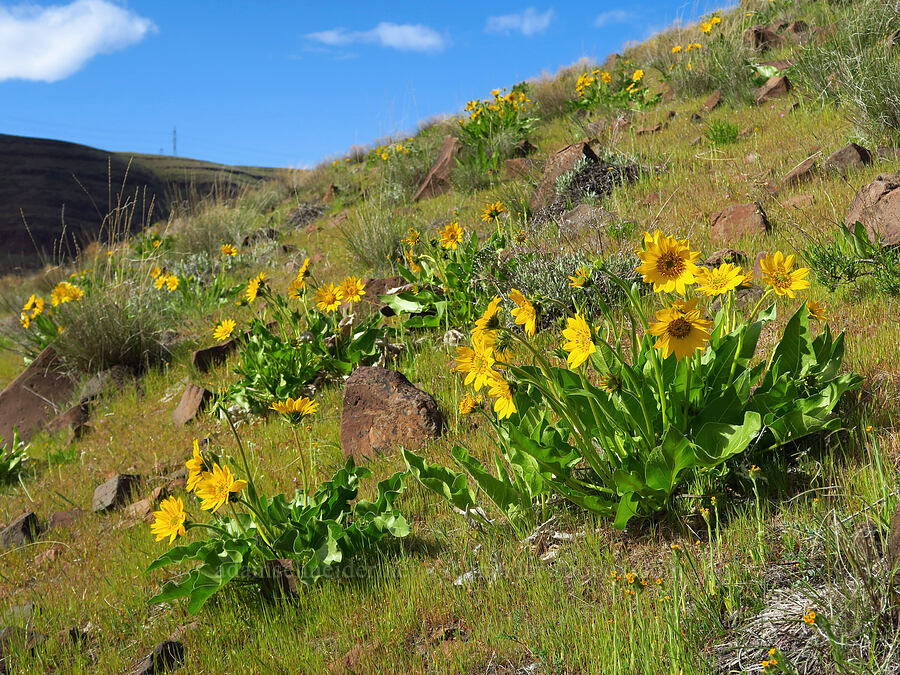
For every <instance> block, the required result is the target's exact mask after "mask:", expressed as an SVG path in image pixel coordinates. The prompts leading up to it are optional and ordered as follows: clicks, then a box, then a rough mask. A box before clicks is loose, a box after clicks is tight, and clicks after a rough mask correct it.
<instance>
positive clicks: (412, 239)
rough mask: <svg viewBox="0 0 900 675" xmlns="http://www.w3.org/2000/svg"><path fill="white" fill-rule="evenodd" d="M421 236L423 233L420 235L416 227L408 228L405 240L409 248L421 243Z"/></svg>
mask: <svg viewBox="0 0 900 675" xmlns="http://www.w3.org/2000/svg"><path fill="white" fill-rule="evenodd" d="M420 236H421V235H419V231H418V230H417V229H416V228H414V227H411V228H409V230H407V232H406V236H405V237H404V238H403V242H404V243H405V244H406V246H407V248H412V247H413V246H415V245H416V244H418V243H419V238H420Z"/></svg>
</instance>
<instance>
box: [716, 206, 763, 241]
mask: <svg viewBox="0 0 900 675" xmlns="http://www.w3.org/2000/svg"><path fill="white" fill-rule="evenodd" d="M769 228H770V225H769V219H768V218H766V212H765V211H763V208H762V205H761V204H760V203H759V202H751V203H749V204H733V205H731V206H728V207H726V208H724V209H722V210H721V211H718V212H716V213H714V214H712V216H710V228H709V240H710V242H711V243H713V244H723V245H726V246H727V245H729V244H731V243H732V242H734V241H736V240H737V239H739V238H741V237H746V236H751V235H758V234H767V233H768V231H769Z"/></svg>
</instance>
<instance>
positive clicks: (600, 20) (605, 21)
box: [594, 9, 635, 28]
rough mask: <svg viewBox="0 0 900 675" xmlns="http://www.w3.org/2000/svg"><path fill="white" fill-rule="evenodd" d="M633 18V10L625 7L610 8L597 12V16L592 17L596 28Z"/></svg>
mask: <svg viewBox="0 0 900 675" xmlns="http://www.w3.org/2000/svg"><path fill="white" fill-rule="evenodd" d="M633 18H635V15H634V12H630V11H628V10H627V9H610V10H609V11H606V12H601V13H600V14H598V15H597V18H596V19H594V25H595V26H596V27H597V28H603V27H604V26H609V25H610V24H613V23H625V22H626V21H631V19H633Z"/></svg>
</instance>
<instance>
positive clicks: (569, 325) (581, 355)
mask: <svg viewBox="0 0 900 675" xmlns="http://www.w3.org/2000/svg"><path fill="white" fill-rule="evenodd" d="M562 336H563V337H564V338H566V340H568V342H566V343H565V344H564V345H563V349H564V350H565V351H567V352H569V356H568V358H567V359H566V362H567V363H568V364H569V368H577V367H578V366H580V365H581V364H582V363H584V362H585V361H587V360H588V359H589V358H590V356H591V354H593V353H594V352H596V351H597V345H595V344H594V339H593V336H592V335H591V327H590V326H588V324H587V321H585V320H584V317H582V316H581V315H580V314H576V315H575V316H574V317H569V318H568V319H566V327H565V328H564V329H563V332H562Z"/></svg>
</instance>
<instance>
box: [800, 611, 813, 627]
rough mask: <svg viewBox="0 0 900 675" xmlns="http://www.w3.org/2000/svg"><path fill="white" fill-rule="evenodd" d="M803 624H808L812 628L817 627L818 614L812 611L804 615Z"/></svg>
mask: <svg viewBox="0 0 900 675" xmlns="http://www.w3.org/2000/svg"><path fill="white" fill-rule="evenodd" d="M803 623H805V624H808V625H810V626H813V625H815V623H816V613H815V612H814V611H812V610H811V609H810V610H808V611H807V612H806V614H804V615H803Z"/></svg>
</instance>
